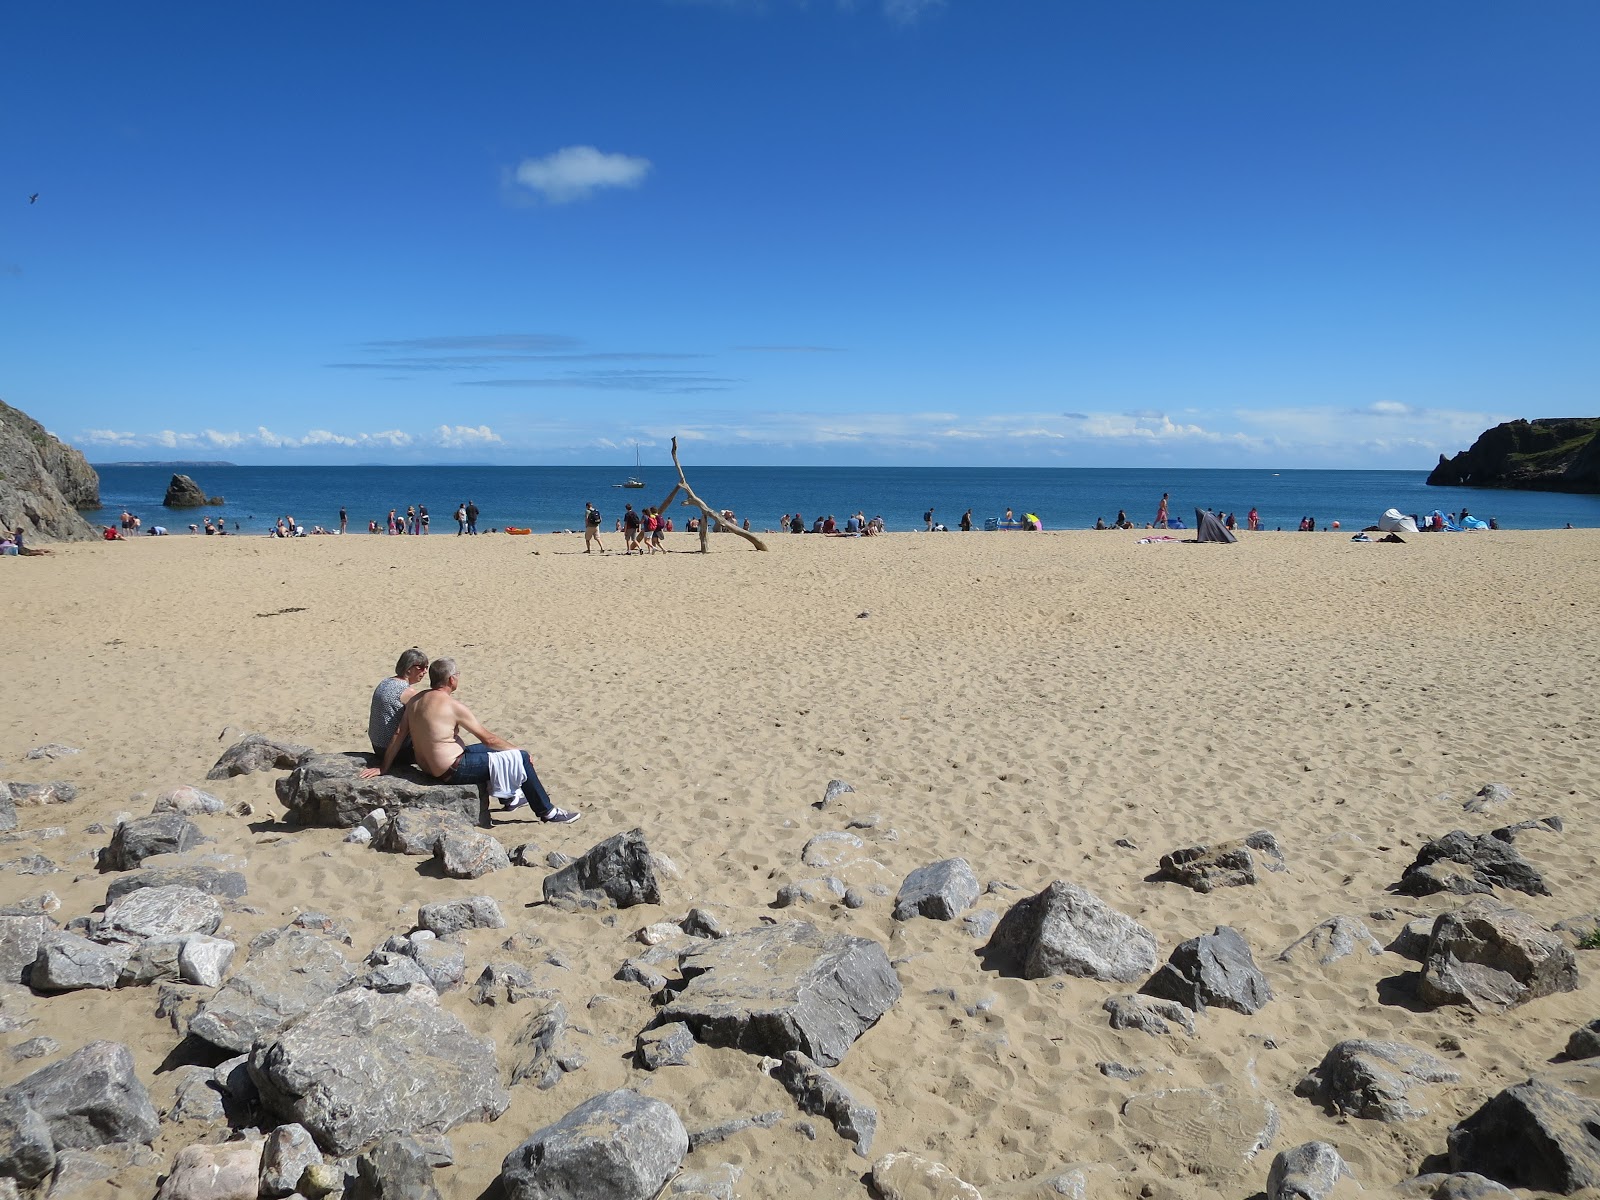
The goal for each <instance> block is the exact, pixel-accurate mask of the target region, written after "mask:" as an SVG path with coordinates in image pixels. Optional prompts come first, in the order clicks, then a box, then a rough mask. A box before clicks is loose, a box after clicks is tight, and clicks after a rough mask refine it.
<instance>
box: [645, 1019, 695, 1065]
mask: <svg viewBox="0 0 1600 1200" xmlns="http://www.w3.org/2000/svg"><path fill="white" fill-rule="evenodd" d="M693 1050H694V1030H692V1029H690V1028H689V1027H688V1026H687V1025H685V1024H684V1023H683V1022H682V1021H674V1022H672V1024H670V1025H658V1026H657V1027H656V1028H654V1029H646V1030H645V1031H644V1032H643V1033H641V1034H640V1035H639V1036H638V1038H637V1040H636V1041H635V1042H634V1054H635V1056H636V1057H637V1058H638V1061H639V1065H640V1066H641V1067H643V1068H644V1069H645V1070H646V1071H659V1070H660V1069H661V1068H662V1067H681V1066H684V1065H686V1064H687V1063H688V1061H689V1054H690V1052H691V1051H693Z"/></svg>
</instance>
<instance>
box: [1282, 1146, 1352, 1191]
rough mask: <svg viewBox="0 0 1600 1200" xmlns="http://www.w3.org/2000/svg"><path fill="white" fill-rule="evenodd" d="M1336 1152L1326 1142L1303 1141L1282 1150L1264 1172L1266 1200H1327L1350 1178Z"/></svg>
mask: <svg viewBox="0 0 1600 1200" xmlns="http://www.w3.org/2000/svg"><path fill="white" fill-rule="evenodd" d="M1349 1174H1350V1168H1349V1167H1347V1166H1345V1162H1344V1159H1342V1158H1340V1157H1339V1152H1338V1151H1337V1150H1335V1149H1334V1148H1333V1147H1332V1146H1330V1145H1328V1143H1327V1142H1305V1143H1303V1144H1301V1145H1299V1146H1295V1147H1293V1148H1291V1149H1288V1150H1284V1151H1282V1152H1281V1153H1279V1154H1278V1155H1277V1156H1276V1157H1275V1158H1273V1160H1272V1166H1271V1167H1270V1168H1269V1169H1268V1170H1267V1200H1326V1198H1327V1197H1328V1196H1331V1195H1332V1194H1333V1189H1334V1188H1335V1187H1337V1186H1338V1183H1339V1177H1340V1176H1341V1175H1349Z"/></svg>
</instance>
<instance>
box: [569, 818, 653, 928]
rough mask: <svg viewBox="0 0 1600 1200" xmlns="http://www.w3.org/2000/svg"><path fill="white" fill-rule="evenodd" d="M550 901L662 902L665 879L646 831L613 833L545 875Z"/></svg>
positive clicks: (584, 904) (572, 905) (593, 905)
mask: <svg viewBox="0 0 1600 1200" xmlns="http://www.w3.org/2000/svg"><path fill="white" fill-rule="evenodd" d="M544 899H545V903H546V904H553V905H555V906H557V907H559V908H568V909H598V908H632V907H633V906H634V905H636V904H660V903H661V882H660V880H659V878H658V877H657V874H656V863H655V859H654V857H653V856H652V855H651V853H650V847H649V846H647V845H646V844H645V840H644V832H643V831H642V830H639V829H630V830H628V831H627V832H626V833H619V834H616V835H615V836H614V837H609V838H607V839H606V840H605V841H603V842H601V843H600V844H599V845H597V846H594V847H592V848H591V849H590V850H589V851H588V852H587V853H585V854H584V855H582V856H581V857H579V858H576V859H574V860H573V861H572V862H570V863H568V864H567V865H566V866H565V867H563V868H561V870H559V871H557V872H555V874H553V875H546V876H545V877H544Z"/></svg>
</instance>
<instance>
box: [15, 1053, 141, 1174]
mask: <svg viewBox="0 0 1600 1200" xmlns="http://www.w3.org/2000/svg"><path fill="white" fill-rule="evenodd" d="M4 1096H5V1101H4V1104H5V1106H6V1107H9V1106H10V1105H11V1104H13V1103H15V1102H16V1100H17V1099H18V1098H21V1099H24V1100H26V1101H27V1103H28V1104H29V1105H30V1106H31V1107H32V1109H33V1111H34V1112H36V1113H38V1114H39V1116H40V1117H42V1118H43V1119H44V1122H45V1124H46V1125H48V1126H49V1127H50V1138H51V1141H52V1142H53V1143H54V1145H55V1148H56V1149H57V1150H63V1149H68V1148H71V1149H74V1150H89V1149H92V1148H94V1147H95V1146H104V1145H108V1144H109V1143H111V1142H144V1143H149V1142H151V1141H153V1140H154V1139H155V1137H156V1135H157V1134H158V1133H160V1132H161V1117H160V1115H159V1114H158V1113H157V1112H156V1108H155V1105H153V1104H151V1103H150V1094H149V1093H148V1092H147V1091H145V1088H144V1084H142V1083H140V1082H139V1077H138V1075H137V1074H135V1072H134V1069H133V1054H132V1053H131V1052H130V1051H129V1049H128V1048H127V1047H126V1046H124V1045H122V1044H121V1043H120V1042H90V1043H89V1044H88V1045H87V1046H84V1047H83V1048H82V1049H81V1050H78V1051H76V1052H75V1053H73V1054H69V1055H68V1056H67V1057H66V1058H63V1059H61V1060H60V1061H58V1062H54V1063H51V1064H50V1065H49V1066H47V1067H40V1068H39V1069H38V1070H37V1071H35V1072H34V1073H33V1074H31V1075H29V1076H27V1077H26V1078H24V1079H23V1080H21V1081H20V1082H19V1083H16V1084H13V1085H12V1086H11V1087H10V1088H9V1089H7V1091H6V1092H5V1093H4Z"/></svg>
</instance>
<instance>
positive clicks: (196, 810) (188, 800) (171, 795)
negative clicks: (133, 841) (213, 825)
mask: <svg viewBox="0 0 1600 1200" xmlns="http://www.w3.org/2000/svg"><path fill="white" fill-rule="evenodd" d="M226 807H227V806H226V805H225V804H223V803H222V801H221V800H218V799H217V798H216V797H215V796H213V795H211V794H210V793H209V792H202V791H201V790H200V789H199V788H196V787H189V786H188V785H184V786H182V787H175V788H169V789H168V790H167V791H164V792H162V793H161V795H159V796H157V797H156V802H155V804H154V806H152V807H151V809H150V812H151V814H152V815H155V814H157V813H168V812H173V813H178V814H179V815H180V816H185V817H200V816H215V815H216V814H217V813H219V812H221V811H222V810H223V809H224V808H226Z"/></svg>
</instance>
